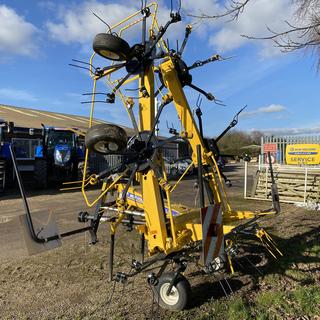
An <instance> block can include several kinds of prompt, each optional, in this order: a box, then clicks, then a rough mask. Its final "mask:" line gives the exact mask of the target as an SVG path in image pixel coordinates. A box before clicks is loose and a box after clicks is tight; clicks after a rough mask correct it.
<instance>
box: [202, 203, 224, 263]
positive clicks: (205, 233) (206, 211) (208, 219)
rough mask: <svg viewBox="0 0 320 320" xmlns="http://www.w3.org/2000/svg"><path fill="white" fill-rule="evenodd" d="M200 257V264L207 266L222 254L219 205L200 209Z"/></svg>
mask: <svg viewBox="0 0 320 320" xmlns="http://www.w3.org/2000/svg"><path fill="white" fill-rule="evenodd" d="M201 224H202V256H201V262H202V264H203V265H204V266H208V265H209V264H210V263H211V262H212V261H213V260H214V259H215V258H217V257H219V256H221V255H222V254H223V252H224V236H223V225H222V208H221V204H220V203H218V204H214V205H209V206H208V207H204V208H201Z"/></svg>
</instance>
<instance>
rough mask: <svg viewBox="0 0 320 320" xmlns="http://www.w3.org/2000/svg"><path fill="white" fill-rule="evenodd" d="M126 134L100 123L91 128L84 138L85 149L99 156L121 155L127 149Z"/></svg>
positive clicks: (113, 126)
mask: <svg viewBox="0 0 320 320" xmlns="http://www.w3.org/2000/svg"><path fill="white" fill-rule="evenodd" d="M127 142H128V137H127V134H126V132H125V131H124V130H123V129H122V128H120V127H118V126H116V125H114V124H108V123H101V124H97V125H95V126H93V127H91V128H90V129H89V130H88V131H87V134H86V136H85V145H86V147H87V148H88V149H89V150H91V151H94V152H97V153H100V154H121V153H123V152H124V151H125V150H126V148H127Z"/></svg>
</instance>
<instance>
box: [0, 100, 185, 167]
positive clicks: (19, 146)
mask: <svg viewBox="0 0 320 320" xmlns="http://www.w3.org/2000/svg"><path fill="white" fill-rule="evenodd" d="M0 119H2V120H4V121H6V122H8V123H9V122H12V123H13V125H14V128H15V130H13V131H12V132H11V133H10V134H8V135H7V138H8V139H10V141H7V142H10V143H12V145H13V146H14V147H15V150H16V156H17V160H18V164H19V169H20V170H21V171H22V172H26V171H29V172H31V171H33V170H34V166H33V163H34V155H35V149H36V146H38V145H40V144H41V143H42V124H43V125H45V126H52V127H60V128H77V129H78V130H80V131H82V132H85V131H86V129H87V128H88V125H89V118H88V117H84V116H79V115H71V114H63V113H57V112H51V111H44V110H36V109H31V108H22V107H16V106H10V105H1V104H0ZM101 123H108V122H107V121H103V120H100V119H94V120H93V125H95V124H101ZM121 127H122V128H123V129H124V130H125V131H126V133H127V135H128V137H131V136H132V135H133V134H134V130H133V129H131V128H128V127H124V126H121ZM160 139H161V138H160ZM82 143H84V141H83V139H82ZM163 154H164V157H166V158H168V159H171V160H174V159H177V158H179V157H186V156H187V155H188V147H187V144H186V143H184V142H182V141H177V142H171V143H169V144H168V145H166V146H165V148H164V149H163ZM106 160H107V161H106ZM120 160H121V156H108V157H103V156H101V155H98V154H91V156H90V163H91V167H92V168H95V170H96V171H100V170H104V169H106V167H107V166H112V165H114V164H115V163H117V162H118V161H120Z"/></svg>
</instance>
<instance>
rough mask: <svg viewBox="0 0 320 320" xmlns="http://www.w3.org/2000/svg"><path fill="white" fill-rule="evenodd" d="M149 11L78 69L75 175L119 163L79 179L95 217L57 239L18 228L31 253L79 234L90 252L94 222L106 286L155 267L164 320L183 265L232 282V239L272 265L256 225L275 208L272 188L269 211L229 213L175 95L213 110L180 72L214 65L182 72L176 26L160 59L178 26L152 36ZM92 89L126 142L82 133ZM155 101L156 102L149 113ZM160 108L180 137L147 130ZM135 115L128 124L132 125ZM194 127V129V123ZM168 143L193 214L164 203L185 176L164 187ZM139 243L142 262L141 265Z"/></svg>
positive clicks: (181, 289)
mask: <svg viewBox="0 0 320 320" xmlns="http://www.w3.org/2000/svg"><path fill="white" fill-rule="evenodd" d="M157 10H158V4H157V3H151V4H149V5H143V6H142V8H141V11H137V12H135V13H133V14H132V15H130V16H129V17H127V18H126V19H124V20H122V21H121V22H119V23H117V24H116V25H114V26H113V27H108V30H107V32H105V33H99V34H98V35H96V37H95V39H94V41H93V49H94V53H93V54H92V56H91V58H90V61H89V62H88V63H87V65H88V66H89V67H88V69H89V72H90V76H91V78H92V80H93V91H92V94H90V96H91V101H90V102H91V113H90V124H89V129H88V131H87V133H86V135H85V142H86V147H87V150H86V159H85V168H84V170H83V171H84V172H87V170H86V166H87V163H88V156H89V153H90V152H97V153H100V154H103V155H112V154H118V155H119V154H120V155H122V156H123V159H124V160H123V161H122V162H121V163H119V164H118V165H116V166H114V167H112V168H109V169H107V170H105V171H103V172H99V173H96V174H92V175H90V176H88V175H85V174H84V176H83V180H82V185H81V189H82V194H83V196H84V199H85V201H86V203H87V206H88V207H95V213H94V214H92V215H90V214H89V213H87V212H81V213H80V214H79V221H80V222H88V223H89V225H88V226H86V227H84V228H80V229H77V230H73V231H70V232H68V233H65V234H60V235H54V236H48V237H45V236H41V234H40V235H38V234H36V233H35V231H34V230H33V226H32V220H31V217H30V213H29V212H28V214H29V216H27V220H28V221H27V222H28V224H29V228H30V230H31V234H32V232H33V233H34V234H33V235H32V237H33V239H34V240H36V241H37V242H40V243H46V242H48V241H50V240H57V239H59V238H61V237H64V236H68V235H71V234H74V233H78V232H83V231H89V232H90V234H91V237H92V239H91V242H92V243H95V242H96V241H97V231H98V227H99V224H100V223H101V222H102V221H107V222H109V223H110V227H111V241H110V255H109V278H110V280H113V281H120V282H122V281H125V280H126V279H128V278H129V277H132V276H135V275H136V274H138V273H140V272H142V271H144V270H146V269H147V268H149V267H150V266H151V265H153V264H155V263H157V264H158V265H159V266H160V268H159V271H158V273H151V274H149V275H148V281H149V284H150V285H151V286H152V287H153V289H154V292H155V294H156V295H157V297H158V301H159V304H160V306H161V307H163V308H166V309H169V310H182V309H183V308H185V307H186V305H187V303H188V299H189V296H190V295H189V293H190V285H189V282H188V280H187V279H186V278H185V277H184V276H183V274H182V273H183V272H184V271H185V269H186V267H187V265H188V264H189V263H197V264H198V265H200V266H201V267H202V268H203V270H204V271H205V272H206V273H214V272H216V271H220V270H223V269H228V270H230V271H231V272H233V266H232V259H233V257H234V255H236V254H237V250H236V249H237V245H236V242H235V240H234V239H235V238H237V237H240V236H241V235H242V234H251V235H254V236H256V237H257V238H259V239H260V240H261V242H262V243H263V244H264V245H265V247H266V248H267V250H268V251H269V252H270V253H271V254H272V255H273V256H275V255H276V253H278V254H281V252H280V251H279V250H278V249H277V247H276V245H275V243H274V242H273V240H272V239H271V237H270V236H269V235H268V234H267V233H266V231H265V230H264V229H262V228H260V227H259V226H258V224H257V220H258V219H259V218H261V217H263V216H265V215H270V214H276V213H279V212H280V206H279V198H278V194H277V190H276V186H275V185H273V188H272V190H273V206H272V208H271V209H270V210H265V211H263V212H251V211H236V210H233V209H232V208H231V206H230V204H229V202H228V199H227V195H226V192H225V186H224V182H223V180H222V178H221V174H220V171H219V167H218V165H217V158H218V156H219V154H218V148H217V147H216V142H217V141H214V140H211V143H210V141H209V140H207V139H204V137H203V133H202V123H201V121H199V123H198V124H197V122H196V119H195V117H194V115H193V112H192V110H191V109H190V106H189V104H188V100H187V98H186V95H185V93H184V87H185V86H189V87H191V88H193V89H195V90H197V91H199V92H200V93H201V94H203V95H204V96H205V97H206V98H207V99H208V100H210V101H213V102H216V103H219V101H218V100H216V99H215V97H214V96H213V95H212V94H211V93H207V92H205V91H204V90H202V89H200V88H198V87H197V86H196V85H194V84H193V82H192V75H191V73H190V71H191V70H192V69H194V68H197V67H203V66H204V65H205V64H207V63H210V62H214V61H219V60H223V59H222V58H221V57H220V56H219V55H214V56H212V57H210V58H209V59H207V60H204V61H197V62H195V63H194V64H193V65H191V66H187V64H186V63H185V62H184V61H183V59H182V54H183V51H184V48H185V45H186V43H187V40H188V38H189V35H190V34H191V32H192V26H191V25H187V26H186V29H185V38H184V41H183V42H182V45H181V48H178V49H177V50H170V49H169V48H168V45H167V43H166V42H165V41H164V34H165V33H166V32H167V29H168V28H170V26H171V25H172V24H175V23H181V22H180V21H181V16H180V14H179V12H171V13H170V16H169V17H168V18H169V20H168V22H167V23H166V24H165V25H164V26H159V23H158V20H157ZM137 25H141V29H142V32H141V34H142V37H141V38H142V39H141V41H140V42H138V43H135V44H129V43H128V42H127V41H126V40H124V37H125V36H126V35H127V34H128V31H129V30H130V29H131V28H133V27H136V26H137ZM131 34H132V33H131ZM101 57H102V58H104V59H101ZM97 58H99V59H97ZM97 61H100V63H101V61H104V62H105V63H106V64H107V65H105V66H101V67H100V68H97V67H94V65H96V62H97ZM108 62H109V63H108ZM98 81H103V82H105V83H106V84H107V86H108V87H109V89H108V90H109V91H107V92H106V93H105V97H106V99H105V100H104V102H107V103H114V102H115V101H119V100H120V101H121V102H122V104H123V106H124V108H125V109H126V111H127V113H128V115H129V117H130V119H131V121H132V125H133V129H134V131H135V133H134V135H133V136H132V137H130V139H128V137H127V134H126V132H125V131H124V130H123V129H122V128H121V127H119V126H116V125H113V124H99V125H94V126H92V119H93V116H94V105H95V102H96V100H97V99H96V97H97V96H98V94H101V93H98V92H96V87H97V82H98ZM133 82H136V83H137V85H136V86H138V89H137V92H138V95H139V96H138V100H137V101H138V103H135V100H134V99H133V98H132V97H130V96H127V95H126V94H125V93H126V92H127V91H125V90H123V89H124V88H125V87H126V86H127V85H129V84H132V83H133ZM156 97H161V104H160V107H159V108H157V111H156V107H155V98H156ZM170 103H173V104H174V107H175V109H176V112H177V115H178V118H179V121H180V123H181V131H180V132H178V131H177V130H175V129H171V130H170V134H171V136H170V137H169V138H167V139H165V140H159V139H158V137H157V135H156V127H157V124H158V122H159V119H160V117H161V114H162V113H164V112H165V109H166V106H167V105H168V104H170ZM135 115H138V117H137V118H138V119H136V117H135ZM198 118H199V120H201V115H200V116H199V115H198ZM236 122H237V120H233V122H231V124H230V126H229V127H228V129H230V128H231V127H233V126H234V125H235V124H236ZM225 131H226V130H225ZM224 133H225V132H224ZM177 139H184V140H185V141H187V142H188V143H189V144H190V147H191V150H192V164H191V165H190V167H191V166H192V165H194V167H196V168H197V171H198V188H199V204H200V208H196V209H194V208H188V207H187V206H184V205H181V204H180V205H177V204H175V203H173V202H172V201H171V198H172V192H174V190H175V189H176V187H177V185H178V184H179V183H180V182H181V180H182V179H183V177H184V176H185V174H186V173H187V172H188V170H189V169H190V167H189V168H187V169H186V171H185V172H184V173H183V174H182V175H181V177H180V178H179V179H178V181H177V182H176V183H175V184H173V183H171V181H168V179H167V176H166V170H165V167H164V160H163V157H162V148H163V146H164V145H165V144H166V143H168V142H172V141H175V140H177ZM90 185H101V192H100V193H99V195H98V196H97V197H96V198H95V199H89V198H90V197H89V195H88V193H87V188H88V186H90ZM71 186H72V185H71ZM27 211H28V208H27ZM120 224H126V225H127V226H129V227H130V228H131V230H132V229H134V228H135V229H136V230H137V231H138V232H139V233H140V235H141V255H142V256H141V260H140V261H137V260H133V261H132V262H131V266H132V270H133V271H131V272H130V273H123V272H114V271H113V256H114V244H115V234H116V231H117V228H118V226H119V225H120ZM145 243H147V246H146V247H147V251H148V258H147V259H145V258H144V251H145ZM171 262H174V265H175V270H174V272H166V267H167V266H168V264H169V263H171Z"/></svg>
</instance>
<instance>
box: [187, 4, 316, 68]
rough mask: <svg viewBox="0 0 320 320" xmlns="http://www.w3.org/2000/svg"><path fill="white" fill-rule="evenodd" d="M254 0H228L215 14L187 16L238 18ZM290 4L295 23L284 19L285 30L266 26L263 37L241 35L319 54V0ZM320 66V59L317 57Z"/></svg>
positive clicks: (283, 48)
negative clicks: (265, 34) (223, 8)
mask: <svg viewBox="0 0 320 320" xmlns="http://www.w3.org/2000/svg"><path fill="white" fill-rule="evenodd" d="M254 1H255V0H243V1H242V2H239V1H235V0H230V1H229V3H228V5H227V6H226V8H225V11H224V12H222V13H220V14H216V15H209V14H204V13H203V14H200V15H192V14H189V16H191V17H194V18H199V19H219V18H223V17H230V21H232V20H236V19H238V17H239V15H240V14H241V13H242V12H243V11H244V10H245V7H246V6H247V5H248V3H249V2H254ZM292 5H295V6H296V7H297V9H296V11H295V17H296V18H297V24H292V23H290V22H289V21H285V23H286V24H287V30H285V31H283V32H279V31H276V30H272V29H270V28H269V27H267V30H268V31H269V35H267V36H264V37H253V36H250V35H242V36H243V37H245V38H247V39H253V40H271V41H273V43H274V44H275V45H276V46H277V47H279V48H280V50H281V51H283V52H290V51H295V50H299V49H304V48H311V49H312V50H313V51H316V52H317V53H318V54H319V55H320V0H292ZM319 66H320V59H319Z"/></svg>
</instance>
